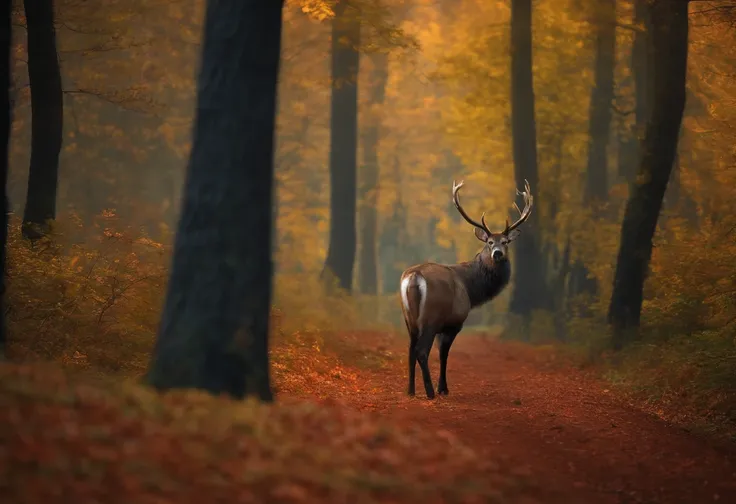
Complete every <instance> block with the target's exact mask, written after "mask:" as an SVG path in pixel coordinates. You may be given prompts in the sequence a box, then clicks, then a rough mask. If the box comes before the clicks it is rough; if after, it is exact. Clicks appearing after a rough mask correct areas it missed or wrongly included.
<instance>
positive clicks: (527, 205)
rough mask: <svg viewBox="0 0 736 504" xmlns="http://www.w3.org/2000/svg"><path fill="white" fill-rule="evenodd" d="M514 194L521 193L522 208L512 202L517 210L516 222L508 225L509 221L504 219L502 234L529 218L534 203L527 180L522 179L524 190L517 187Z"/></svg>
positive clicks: (507, 232)
mask: <svg viewBox="0 0 736 504" xmlns="http://www.w3.org/2000/svg"><path fill="white" fill-rule="evenodd" d="M516 194H517V195H519V194H521V195H522V196H523V197H524V210H519V206H518V205H517V204H516V202H514V208H516V211H517V212H519V218H518V220H517V221H516V222H514V223H513V224H511V225H510V226H509V221H508V219H506V229H504V231H503V234H509V233H510V232H511V231H513V230H514V229H516V228H517V227H519V226H521V225H522V224H523V223H524V221H526V220H527V219H528V218H529V215H531V213H532V205H534V196H532V190H531V188H530V187H529V181H528V180H526V179H525V180H524V192H520V191H519V190H518V189H517V190H516Z"/></svg>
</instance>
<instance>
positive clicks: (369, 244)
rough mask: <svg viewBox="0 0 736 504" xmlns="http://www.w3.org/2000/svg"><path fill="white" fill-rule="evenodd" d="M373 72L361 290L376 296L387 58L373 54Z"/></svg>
mask: <svg viewBox="0 0 736 504" xmlns="http://www.w3.org/2000/svg"><path fill="white" fill-rule="evenodd" d="M371 62H372V63H373V69H372V70H373V71H372V72H371V74H370V99H369V100H368V104H367V108H368V111H367V114H366V115H367V118H366V120H365V124H366V128H365V132H364V133H363V168H362V170H361V171H362V177H361V178H362V184H361V185H362V187H361V196H362V198H361V210H360V244H361V245H360V261H359V264H360V291H361V292H362V293H363V294H368V295H376V294H378V271H377V267H378V257H377V255H376V246H377V232H378V209H377V206H378V194H379V192H378V191H379V189H378V178H379V171H380V170H379V165H378V139H379V138H380V127H381V117H380V113H381V112H380V110H377V109H378V108H379V107H382V106H383V100H384V97H385V95H386V81H387V80H388V55H387V54H385V53H375V54H373V55H372V56H371Z"/></svg>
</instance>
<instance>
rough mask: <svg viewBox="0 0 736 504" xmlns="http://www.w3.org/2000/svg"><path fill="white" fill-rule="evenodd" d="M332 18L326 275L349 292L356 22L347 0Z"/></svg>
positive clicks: (339, 3)
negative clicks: (328, 232) (328, 229)
mask: <svg viewBox="0 0 736 504" xmlns="http://www.w3.org/2000/svg"><path fill="white" fill-rule="evenodd" d="M334 11H335V16H334V17H333V18H332V62H331V66H332V78H331V83H332V98H331V102H330V238H329V240H330V241H329V247H328V249H327V258H326V260H325V266H324V273H326V274H327V278H328V279H331V277H332V275H334V277H335V278H336V279H337V282H338V285H339V286H340V287H341V288H342V289H345V290H346V291H348V292H350V291H351V289H352V286H353V266H354V264H355V250H356V238H357V232H356V226H355V214H356V184H357V165H356V163H357V151H358V149H357V147H358V67H359V62H360V53H359V52H358V49H359V46H360V19H359V18H358V16H357V9H355V8H353V7H352V5H351V4H350V2H349V0H338V1H337V3H336V4H335V8H334Z"/></svg>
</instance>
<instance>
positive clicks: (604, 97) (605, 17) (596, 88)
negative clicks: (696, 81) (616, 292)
mask: <svg viewBox="0 0 736 504" xmlns="http://www.w3.org/2000/svg"><path fill="white" fill-rule="evenodd" d="M593 16H594V20H593V25H594V33H595V64H594V70H593V74H594V82H593V88H592V90H591V92H590V107H589V119H588V160H587V166H586V170H585V189H584V190H583V203H584V204H585V205H586V206H587V205H592V207H593V208H592V210H593V218H594V219H596V218H598V217H600V216H601V208H602V205H603V204H604V203H605V202H606V201H607V199H608V143H609V139H610V136H611V120H612V115H613V114H612V107H613V100H614V88H615V82H614V70H615V68H616V0H598V2H597V3H596V5H595V9H594V14H593ZM590 224H593V223H592V222H591V223H590ZM569 286H570V294H571V295H573V296H576V295H579V294H589V295H595V294H596V292H597V291H598V283H597V281H596V279H595V278H593V277H591V275H590V272H589V271H588V268H587V267H586V266H585V264H584V263H583V261H582V260H577V261H575V263H574V264H573V266H572V268H571V270H570V283H569Z"/></svg>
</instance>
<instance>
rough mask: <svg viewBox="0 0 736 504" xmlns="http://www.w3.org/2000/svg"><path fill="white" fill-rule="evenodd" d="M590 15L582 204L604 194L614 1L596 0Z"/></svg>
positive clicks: (613, 63)
mask: <svg viewBox="0 0 736 504" xmlns="http://www.w3.org/2000/svg"><path fill="white" fill-rule="evenodd" d="M594 15H595V20H594V24H595V68H594V75H595V77H594V79H595V82H594V84H593V89H592V90H591V93H590V109H589V110H590V113H589V114H590V119H589V127H588V128H589V139H588V167H587V170H586V177H585V192H584V197H585V202H586V203H592V202H593V201H597V203H602V202H604V201H605V200H606V199H607V196H608V140H609V138H610V134H611V118H612V117H611V116H612V113H611V112H612V111H611V107H612V104H613V91H614V77H613V76H614V69H615V67H616V0H598V2H597V5H596V9H595V14H594Z"/></svg>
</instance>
